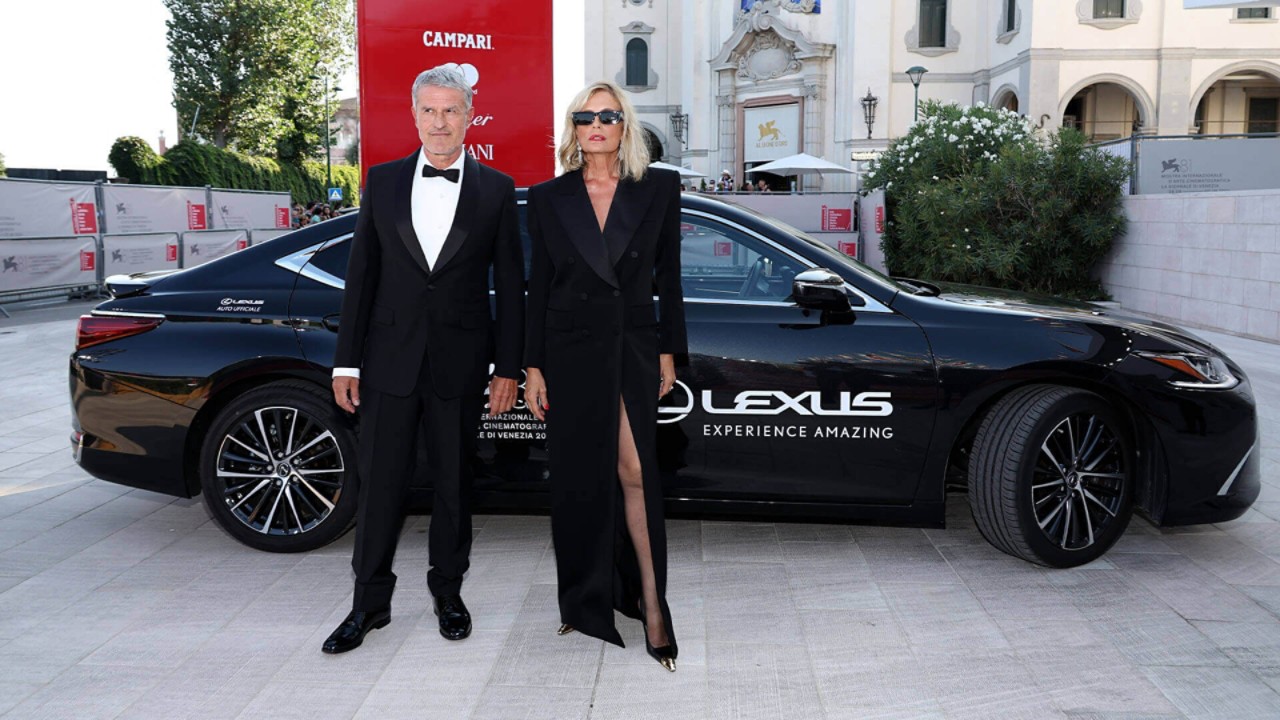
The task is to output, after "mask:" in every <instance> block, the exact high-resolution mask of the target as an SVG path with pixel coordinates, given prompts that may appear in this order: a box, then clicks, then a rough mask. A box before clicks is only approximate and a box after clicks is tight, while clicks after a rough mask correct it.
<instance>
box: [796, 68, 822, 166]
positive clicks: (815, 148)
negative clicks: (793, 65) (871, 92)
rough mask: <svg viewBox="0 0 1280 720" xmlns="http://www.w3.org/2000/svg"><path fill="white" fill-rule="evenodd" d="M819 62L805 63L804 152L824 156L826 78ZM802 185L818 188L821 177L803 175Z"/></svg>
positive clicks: (803, 89)
mask: <svg viewBox="0 0 1280 720" xmlns="http://www.w3.org/2000/svg"><path fill="white" fill-rule="evenodd" d="M818 65H819V63H816V62H808V63H805V78H804V82H805V84H804V87H803V88H802V92H803V94H804V152H806V153H808V154H810V155H813V156H814V157H822V155H823V152H824V145H825V143H824V142H823V140H824V138H823V130H824V127H823V122H822V112H823V109H824V105H825V102H824V101H825V95H826V92H825V90H826V79H825V78H824V77H823V75H822V69H821V67H816V66H818ZM799 180H800V187H801V189H803V190H806V191H808V190H817V189H818V187H819V185H820V184H821V179H820V178H819V177H818V176H817V175H801V176H800V178H799Z"/></svg>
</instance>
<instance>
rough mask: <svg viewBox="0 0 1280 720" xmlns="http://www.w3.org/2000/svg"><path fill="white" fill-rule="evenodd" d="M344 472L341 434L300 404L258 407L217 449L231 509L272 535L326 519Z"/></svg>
mask: <svg viewBox="0 0 1280 720" xmlns="http://www.w3.org/2000/svg"><path fill="white" fill-rule="evenodd" d="M345 473H346V465H345V464H344V459H343V457H342V448H340V447H338V440H337V438H335V437H334V436H333V433H332V432H330V431H329V430H328V429H327V428H326V427H325V426H324V424H323V423H321V422H319V421H318V420H317V419H316V418H314V417H312V416H311V415H309V414H308V413H306V412H305V411H303V410H300V409H298V408H296V407H283V406H275V407H265V408H259V409H257V410H254V411H253V412H252V414H250V415H246V416H243V417H242V418H241V419H240V422H238V423H236V424H235V425H234V426H233V427H232V428H231V429H230V431H229V432H227V434H226V435H224V436H223V439H222V444H221V447H220V448H219V449H218V466H217V476H218V480H219V481H220V482H221V485H222V487H223V490H222V495H223V499H224V500H225V502H226V503H227V509H228V510H230V512H231V514H232V515H233V516H234V517H235V518H236V519H237V520H239V521H240V522H241V523H244V525H245V526H246V527H248V528H250V529H252V530H254V531H256V532H260V533H264V534H267V535H296V534H298V533H302V532H306V531H308V530H310V529H312V528H314V527H315V526H317V525H319V524H320V523H322V522H324V520H325V519H326V518H328V517H329V514H330V513H332V512H333V509H334V507H335V506H336V504H337V501H338V500H339V497H340V495H341V494H342V476H343V475H344V474H345Z"/></svg>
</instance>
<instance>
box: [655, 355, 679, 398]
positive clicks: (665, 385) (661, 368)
mask: <svg viewBox="0 0 1280 720" xmlns="http://www.w3.org/2000/svg"><path fill="white" fill-rule="evenodd" d="M658 373H659V374H660V375H661V376H662V381H661V382H660V383H658V398H659V399H661V398H662V396H664V395H666V394H667V393H669V392H671V388H673V387H675V386H676V356H675V355H672V354H671V353H663V354H661V355H659V356H658Z"/></svg>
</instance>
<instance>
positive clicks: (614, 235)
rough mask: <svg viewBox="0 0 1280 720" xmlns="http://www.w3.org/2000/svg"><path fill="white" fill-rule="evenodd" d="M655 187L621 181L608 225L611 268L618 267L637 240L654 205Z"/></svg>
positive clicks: (606, 224)
mask: <svg viewBox="0 0 1280 720" xmlns="http://www.w3.org/2000/svg"><path fill="white" fill-rule="evenodd" d="M653 186H654V183H652V182H635V181H634V180H630V179H622V180H619V181H618V189H617V190H615V191H614V193H613V204H611V205H610V206H609V217H608V219H607V220H606V221H605V224H604V240H605V246H606V247H607V248H608V249H609V266H610V267H613V266H614V265H617V264H618V260H620V259H621V258H622V255H623V253H625V252H626V251H627V247H628V246H629V245H630V244H631V241H632V240H633V239H635V236H636V227H638V226H639V225H640V221H641V220H642V219H643V218H644V215H645V213H646V212H647V211H648V210H649V204H650V203H651V202H653V192H654V190H653Z"/></svg>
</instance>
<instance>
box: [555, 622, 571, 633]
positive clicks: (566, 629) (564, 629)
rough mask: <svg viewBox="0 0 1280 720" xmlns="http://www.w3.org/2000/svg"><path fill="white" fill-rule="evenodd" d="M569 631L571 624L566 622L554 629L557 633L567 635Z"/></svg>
mask: <svg viewBox="0 0 1280 720" xmlns="http://www.w3.org/2000/svg"><path fill="white" fill-rule="evenodd" d="M571 632H573V626H572V625H570V624H568V623H565V624H563V625H561V626H560V628H559V629H558V630H556V634H557V635H568V634H569V633H571Z"/></svg>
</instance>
